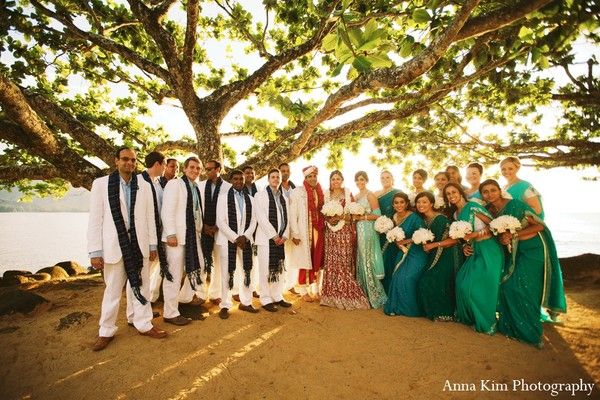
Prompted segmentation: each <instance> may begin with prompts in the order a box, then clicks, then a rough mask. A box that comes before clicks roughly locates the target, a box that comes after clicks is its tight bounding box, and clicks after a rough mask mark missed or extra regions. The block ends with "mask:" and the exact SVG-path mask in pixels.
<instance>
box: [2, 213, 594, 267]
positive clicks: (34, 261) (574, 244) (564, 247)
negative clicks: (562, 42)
mask: <svg viewBox="0 0 600 400" xmlns="http://www.w3.org/2000/svg"><path fill="white" fill-rule="evenodd" d="M87 221H88V214H87V213H0V272H3V271H6V270H8V269H24V270H29V271H37V270H38V269H40V268H44V267H48V266H52V265H54V264H56V263H57V262H60V261H66V260H73V261H77V262H78V263H80V264H81V265H83V266H88V265H89V259H88V256H87V250H86V247H87V245H86V241H87V239H86V231H87ZM546 222H547V224H548V226H549V228H550V230H551V231H552V234H553V236H554V240H555V241H556V247H557V249H558V254H559V256H560V257H570V256H576V255H579V254H583V253H596V254H600V212H599V213H555V214H550V215H549V216H548V219H547V221H546Z"/></svg>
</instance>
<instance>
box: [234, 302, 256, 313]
mask: <svg viewBox="0 0 600 400" xmlns="http://www.w3.org/2000/svg"><path fill="white" fill-rule="evenodd" d="M238 308H239V309H240V310H242V311H246V312H249V313H252V314H256V313H257V312H258V309H257V308H254V307H252V305H249V306H245V305H243V304H240V305H239V306H238Z"/></svg>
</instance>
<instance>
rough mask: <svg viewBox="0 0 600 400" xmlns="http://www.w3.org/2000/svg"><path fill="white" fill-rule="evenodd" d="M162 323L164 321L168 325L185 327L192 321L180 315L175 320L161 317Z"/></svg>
mask: <svg viewBox="0 0 600 400" xmlns="http://www.w3.org/2000/svg"><path fill="white" fill-rule="evenodd" d="M163 321H165V322H166V323H168V324H173V325H178V326H183V325H187V324H189V323H190V322H192V320H191V319H190V318H186V317H184V316H182V315H178V316H176V317H175V318H164V317H163Z"/></svg>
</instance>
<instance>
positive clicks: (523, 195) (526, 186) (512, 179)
mask: <svg viewBox="0 0 600 400" xmlns="http://www.w3.org/2000/svg"><path fill="white" fill-rule="evenodd" d="M519 169H521V161H520V160H519V159H518V158H517V157H506V158H505V159H504V160H502V161H500V171H501V172H502V176H503V177H504V178H505V179H506V186H505V187H504V190H506V191H507V192H508V193H509V194H510V195H511V196H512V198H513V199H517V200H521V201H522V202H524V203H527V205H529V206H530V207H531V208H532V209H533V211H535V213H536V214H537V216H538V217H540V218H541V219H544V206H543V204H542V195H541V194H540V192H538V191H537V190H535V188H534V187H533V185H532V184H531V183H529V182H527V181H524V180H522V179H519V177H518V176H517V173H518V172H519Z"/></svg>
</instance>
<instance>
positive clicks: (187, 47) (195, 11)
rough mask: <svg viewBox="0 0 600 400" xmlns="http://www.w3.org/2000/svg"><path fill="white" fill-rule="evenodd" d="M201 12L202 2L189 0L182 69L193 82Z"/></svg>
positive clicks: (190, 81)
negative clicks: (193, 67)
mask: <svg viewBox="0 0 600 400" xmlns="http://www.w3.org/2000/svg"><path fill="white" fill-rule="evenodd" d="M199 14H200V2H199V1H198V0H188V3H187V23H186V27H185V42H184V45H183V57H182V63H181V70H182V72H183V74H185V75H186V76H187V78H188V82H189V83H190V84H191V83H192V82H193V79H192V63H193V60H194V49H195V48H196V39H197V37H198V33H197V29H198V15H199Z"/></svg>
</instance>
